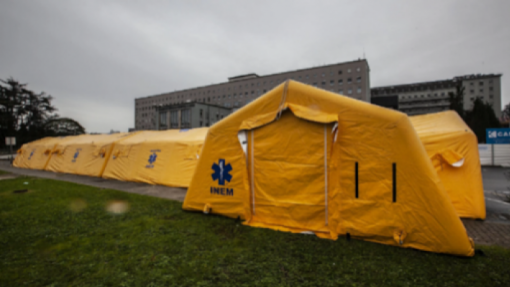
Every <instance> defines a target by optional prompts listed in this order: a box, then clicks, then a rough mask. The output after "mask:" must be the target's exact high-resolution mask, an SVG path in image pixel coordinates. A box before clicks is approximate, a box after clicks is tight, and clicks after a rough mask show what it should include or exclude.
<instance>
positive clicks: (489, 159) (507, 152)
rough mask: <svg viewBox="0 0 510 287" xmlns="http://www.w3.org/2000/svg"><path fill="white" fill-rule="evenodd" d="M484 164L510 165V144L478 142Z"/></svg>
mask: <svg viewBox="0 0 510 287" xmlns="http://www.w3.org/2000/svg"><path fill="white" fill-rule="evenodd" d="M478 153H479V154H480V163H481V164H482V165H502V166H510V144H478Z"/></svg>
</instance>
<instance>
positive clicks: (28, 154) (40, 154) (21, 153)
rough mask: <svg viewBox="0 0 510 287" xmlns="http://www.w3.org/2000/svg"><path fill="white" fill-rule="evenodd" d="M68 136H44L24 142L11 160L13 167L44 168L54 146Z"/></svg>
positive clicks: (65, 139)
mask: <svg viewBox="0 0 510 287" xmlns="http://www.w3.org/2000/svg"><path fill="white" fill-rule="evenodd" d="M68 138H69V137H46V138H42V139H40V140H36V141H33V142H29V143H26V144H24V145H23V146H22V147H21V148H20V149H19V150H18V154H17V155H16V158H15V160H14V162H13V165H14V166H15V167H19V168H29V169H44V168H45V167H46V165H47V164H48V161H49V160H50V158H51V156H52V154H53V150H54V149H55V146H56V145H57V144H58V143H59V142H65V141H67V140H68Z"/></svg>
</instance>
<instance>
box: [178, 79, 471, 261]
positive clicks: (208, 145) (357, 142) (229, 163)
mask: <svg viewBox="0 0 510 287" xmlns="http://www.w3.org/2000/svg"><path fill="white" fill-rule="evenodd" d="M183 208H184V209H185V210H195V211H203V212H204V213H214V214H221V215H225V216H228V217H233V218H238V217H239V218H241V219H243V220H246V221H245V224H247V225H250V226H256V227H265V228H271V229H275V230H282V231H290V232H299V233H301V232H305V233H310V232H312V233H315V234H316V235H317V236H319V237H322V238H329V239H334V240H335V239H337V238H338V236H339V235H343V234H350V236H352V237H353V238H358V239H363V240H368V241H373V242H378V243H383V244H388V245H395V246H401V247H410V248H416V249H421V250H426V251H431V252H439V253H448V254H455V255H460V256H473V254H474V249H473V246H474V244H473V241H472V240H471V239H470V238H469V237H468V235H467V233H466V230H465V228H464V226H463V225H462V222H461V221H460V218H459V217H458V216H457V213H456V212H455V209H454V208H453V205H452V203H451V202H450V199H449V197H448V194H447V193H446V191H445V189H444V187H443V185H442V184H441V181H440V179H439V177H438V175H437V173H436V171H435V170H434V167H433V166H432V163H431V161H430V160H429V158H428V156H427V153H426V151H425V149H424V148H423V145H422V144H421V142H420V140H419V138H418V135H417V134H416V132H415V130H414V128H413V126H412V124H411V122H410V121H409V118H408V117H407V116H406V115H405V114H403V113H400V112H397V111H393V110H389V109H385V108H381V107H377V106H374V105H371V104H368V103H365V102H361V101H358V100H354V99H350V98H347V97H344V96H340V95H338V94H334V93H330V92H327V91H324V90H319V89H316V88H313V87H311V86H308V85H304V84H301V83H298V82H295V81H288V82H286V83H285V84H282V85H280V86H278V87H276V88H275V89H273V90H272V91H270V92H268V93H267V94H265V95H263V96H261V97H260V98H258V99H256V100H255V101H253V102H252V103H250V104H249V105H247V106H245V107H243V108H241V109H240V110H238V111H236V112H235V113H234V114H231V115H230V116H228V117H226V118H225V119H223V120H222V121H220V122H218V123H216V124H215V125H214V126H212V127H211V128H210V130H209V133H208V135H207V138H206V140H205V143H204V147H203V151H202V155H201V157H200V159H199V161H198V164H197V167H196V171H195V174H194V175H193V179H192V181H191V184H190V187H189V189H188V192H187V194H186V198H185V201H184V203H183Z"/></svg>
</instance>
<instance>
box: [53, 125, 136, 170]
mask: <svg viewBox="0 0 510 287" xmlns="http://www.w3.org/2000/svg"><path fill="white" fill-rule="evenodd" d="M131 135H132V134H128V133H116V134H99V135H91V134H83V135H78V136H70V137H67V138H66V140H65V141H60V142H58V143H57V145H56V146H55V149H54V151H53V155H52V157H51V159H50V160H49V162H48V165H47V166H46V170H49V171H54V172H62V173H71V174H80V175H88V176H97V177H100V176H101V175H102V174H103V171H104V168H105V166H106V163H107V162H108V158H109V157H110V153H111V151H112V148H113V147H114V145H115V142H117V141H118V140H120V139H123V138H126V137H129V136H131Z"/></svg>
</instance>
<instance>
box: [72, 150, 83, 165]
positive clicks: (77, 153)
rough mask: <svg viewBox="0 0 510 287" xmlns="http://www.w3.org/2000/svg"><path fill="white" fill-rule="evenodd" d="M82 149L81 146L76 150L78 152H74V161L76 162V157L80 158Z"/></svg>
mask: <svg viewBox="0 0 510 287" xmlns="http://www.w3.org/2000/svg"><path fill="white" fill-rule="evenodd" d="M80 150H81V148H79V149H77V150H76V153H74V156H73V160H72V162H76V159H77V158H78V156H79V155H80Z"/></svg>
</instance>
